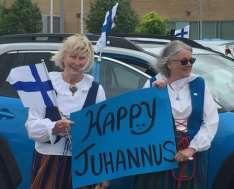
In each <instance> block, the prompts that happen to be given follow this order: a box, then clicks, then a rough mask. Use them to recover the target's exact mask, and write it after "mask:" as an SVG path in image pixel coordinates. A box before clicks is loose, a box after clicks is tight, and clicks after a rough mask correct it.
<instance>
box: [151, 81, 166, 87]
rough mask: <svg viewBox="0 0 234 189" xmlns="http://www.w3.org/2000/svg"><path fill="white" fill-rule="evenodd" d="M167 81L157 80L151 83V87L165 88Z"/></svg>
mask: <svg viewBox="0 0 234 189" xmlns="http://www.w3.org/2000/svg"><path fill="white" fill-rule="evenodd" d="M166 85H167V81H166V80H165V79H158V80H156V81H154V82H153V86H155V87H158V88H163V87H166Z"/></svg>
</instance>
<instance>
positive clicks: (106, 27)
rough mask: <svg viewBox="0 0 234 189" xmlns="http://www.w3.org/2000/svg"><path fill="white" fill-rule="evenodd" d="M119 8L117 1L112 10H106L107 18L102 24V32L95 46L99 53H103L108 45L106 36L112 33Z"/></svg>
mask: <svg viewBox="0 0 234 189" xmlns="http://www.w3.org/2000/svg"><path fill="white" fill-rule="evenodd" d="M117 8H118V3H116V4H115V6H113V7H112V9H111V10H108V11H107V12H106V16H105V20H104V22H103V24H102V33H101V36H100V38H99V39H98V41H97V43H96V46H95V48H94V50H95V52H96V53H99V52H100V53H101V52H102V50H103V48H104V47H105V46H106V36H107V35H108V34H109V33H110V31H111V29H112V28H113V27H114V26H115V24H114V18H115V15H116V11H117Z"/></svg>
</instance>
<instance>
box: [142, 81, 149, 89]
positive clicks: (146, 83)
mask: <svg viewBox="0 0 234 189" xmlns="http://www.w3.org/2000/svg"><path fill="white" fill-rule="evenodd" d="M149 87H150V79H148V80H147V81H146V82H145V84H144V86H143V88H149Z"/></svg>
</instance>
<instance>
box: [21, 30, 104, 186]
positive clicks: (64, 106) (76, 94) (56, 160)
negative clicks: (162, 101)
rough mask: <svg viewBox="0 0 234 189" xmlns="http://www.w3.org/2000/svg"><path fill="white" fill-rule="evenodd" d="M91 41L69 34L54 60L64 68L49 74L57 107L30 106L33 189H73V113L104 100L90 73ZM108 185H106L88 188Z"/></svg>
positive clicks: (29, 129) (81, 36) (101, 89)
mask: <svg viewBox="0 0 234 189" xmlns="http://www.w3.org/2000/svg"><path fill="white" fill-rule="evenodd" d="M93 57H94V54H93V48H92V46H91V43H90V41H89V40H88V39H87V38H86V37H85V36H84V35H80V34H76V35H73V36H70V37H68V38H67V39H66V40H65V41H64V43H63V45H62V48H61V49H60V50H59V51H58V53H57V54H56V55H54V56H53V57H52V60H53V61H54V62H55V64H56V65H58V66H59V67H60V68H61V69H62V70H63V71H62V72H51V73H49V76H50V79H51V82H52V84H53V87H54V89H55V91H56V94H57V102H58V107H54V108H46V109H39V108H38V109H29V113H28V119H27V121H26V124H25V126H26V128H27V131H28V135H29V137H30V138H32V139H33V140H34V141H35V151H34V157H33V168H32V182H31V189H47V188H48V189H71V188H72V184H71V183H72V182H71V155H72V154H71V139H70V133H69V131H70V127H71V121H70V120H69V117H70V114H71V113H72V112H76V111H79V110H81V109H82V108H84V107H86V106H89V105H92V104H94V103H97V102H101V101H103V100H105V92H104V90H103V88H102V86H101V85H99V84H98V83H96V82H95V81H94V78H93V77H92V76H91V75H88V74H85V72H86V71H88V70H89V69H90V68H91V67H92V64H93V61H94V60H93ZM95 187H96V188H105V187H106V186H105V184H103V185H98V186H89V187H87V188H95Z"/></svg>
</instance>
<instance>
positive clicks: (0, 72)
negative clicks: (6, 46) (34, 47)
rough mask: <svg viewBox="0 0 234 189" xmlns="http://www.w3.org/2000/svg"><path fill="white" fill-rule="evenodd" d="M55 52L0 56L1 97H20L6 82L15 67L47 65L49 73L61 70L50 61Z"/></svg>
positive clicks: (22, 52) (32, 52)
mask: <svg viewBox="0 0 234 189" xmlns="http://www.w3.org/2000/svg"><path fill="white" fill-rule="evenodd" d="M53 54H54V52H53V51H45V52H39V51H11V52H7V53H4V54H2V55H1V56H0V95H1V96H7V97H18V95H17V92H16V91H15V90H14V89H13V87H12V86H11V85H10V84H9V83H8V82H6V78H7V76H8V74H9V72H10V70H11V69H12V68H14V67H18V66H24V65H28V64H32V63H40V62H41V61H44V62H45V63H46V66H47V69H48V71H55V70H59V68H58V67H57V66H55V65H54V63H53V62H52V61H50V58H51V56H52V55H53Z"/></svg>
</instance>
